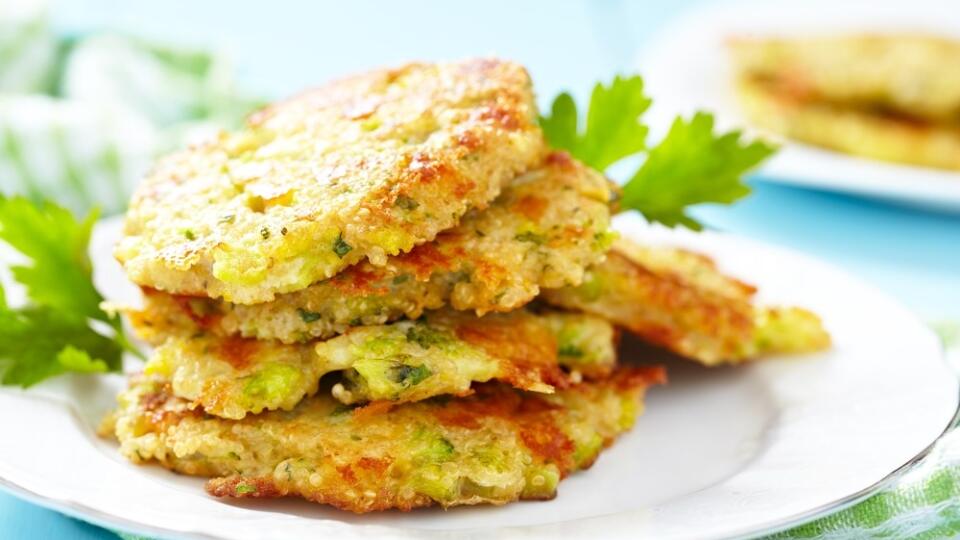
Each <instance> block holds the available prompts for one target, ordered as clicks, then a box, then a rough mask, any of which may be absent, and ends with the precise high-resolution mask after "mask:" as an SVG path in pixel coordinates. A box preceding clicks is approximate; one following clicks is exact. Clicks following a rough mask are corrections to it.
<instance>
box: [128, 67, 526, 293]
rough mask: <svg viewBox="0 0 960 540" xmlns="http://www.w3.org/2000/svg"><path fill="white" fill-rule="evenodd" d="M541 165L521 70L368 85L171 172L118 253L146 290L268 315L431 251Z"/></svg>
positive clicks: (451, 70) (188, 158)
mask: <svg viewBox="0 0 960 540" xmlns="http://www.w3.org/2000/svg"><path fill="white" fill-rule="evenodd" d="M543 153H544V142H543V137H542V134H541V132H540V129H539V128H538V126H537V110H536V105H535V103H534V100H533V91H532V86H531V82H530V78H529V76H528V75H527V72H526V71H525V70H524V69H523V67H521V66H519V65H517V64H513V63H509V62H503V61H499V60H493V59H477V60H466V61H461V62H452V63H444V64H421V63H413V64H408V65H406V66H403V67H400V68H397V69H385V70H380V71H373V72H370V73H367V74H364V75H358V76H354V77H350V78H346V79H342V80H340V81H336V82H333V83H330V84H327V85H326V86H322V87H320V88H317V89H315V90H311V91H308V92H305V93H303V94H301V95H299V96H296V97H293V98H291V99H289V100H286V101H281V102H279V103H276V104H274V105H272V106H270V107H267V108H266V109H264V110H262V111H260V112H258V113H256V114H254V115H253V116H252V117H251V118H250V119H249V121H248V123H247V126H246V128H244V129H243V130H241V131H239V132H237V133H233V134H222V135H221V136H220V137H219V138H218V139H217V140H215V141H211V142H208V143H206V144H202V145H198V146H195V147H193V148H190V149H187V150H184V151H181V152H179V153H176V154H173V155H171V156H169V157H167V158H166V159H164V160H162V161H161V162H160V163H159V164H158V165H157V166H156V167H155V169H154V170H153V171H152V172H151V173H150V174H149V175H148V177H147V178H146V179H145V180H144V181H143V182H142V183H141V184H140V186H139V188H138V189H137V191H136V193H135V194H134V196H133V198H132V200H131V203H130V209H129V211H128V212H127V220H126V225H125V229H124V237H123V238H122V239H121V240H120V242H119V244H118V245H117V247H116V250H115V254H116V256H117V258H118V259H119V260H120V262H121V263H122V264H123V266H124V268H125V269H126V271H127V274H128V275H129V277H130V279H131V280H133V281H134V282H135V283H137V284H139V285H144V286H150V287H154V288H157V289H161V290H165V291H169V292H174V293H181V294H190V295H199V296H209V297H223V298H225V299H226V300H228V301H231V302H236V303H256V302H264V301H268V300H272V299H273V297H274V295H275V294H277V293H282V292H289V291H295V290H299V289H302V288H304V287H306V286H307V285H310V284H311V283H313V282H315V281H318V280H322V279H325V278H328V277H330V276H332V275H334V274H336V273H337V272H338V271H340V270H342V269H343V268H345V267H347V266H348V265H351V264H354V263H356V262H359V261H361V260H363V259H365V258H366V259H368V260H370V261H371V262H372V263H373V264H376V265H383V264H385V263H386V260H387V257H388V256H390V255H397V254H399V253H401V252H406V251H409V250H410V249H411V248H413V247H414V246H415V245H417V244H421V243H423V242H427V241H430V240H433V238H434V237H435V236H436V234H437V233H439V232H440V231H442V230H445V229H449V228H450V227H453V226H454V225H456V224H457V222H458V221H459V219H460V217H461V216H462V215H463V214H464V213H465V212H467V211H468V210H470V209H471V208H483V207H485V206H486V205H487V204H488V203H489V202H490V201H492V200H493V199H494V198H495V197H496V196H497V195H498V194H499V193H500V190H501V188H502V187H503V186H504V185H506V184H507V182H509V181H510V180H512V179H513V178H514V177H515V176H516V175H517V174H520V173H522V172H524V171H526V170H527V169H528V168H530V167H532V166H534V165H536V164H537V163H539V162H540V161H541V160H542V158H543Z"/></svg>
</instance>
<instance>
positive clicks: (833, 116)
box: [738, 57, 960, 170]
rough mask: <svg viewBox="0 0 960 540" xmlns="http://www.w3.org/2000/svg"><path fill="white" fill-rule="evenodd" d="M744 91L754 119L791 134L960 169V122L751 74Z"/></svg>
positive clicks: (741, 87) (742, 85)
mask: <svg viewBox="0 0 960 540" xmlns="http://www.w3.org/2000/svg"><path fill="white" fill-rule="evenodd" d="M958 62H960V57H958ZM738 93H739V98H740V103H741V105H742V108H743V110H744V112H745V113H746V115H747V116H748V117H749V118H750V120H751V121H752V122H754V123H755V124H757V125H758V126H760V127H763V128H766V129H769V130H770V131H773V132H775V133H778V134H780V135H783V136H785V137H790V138H793V139H796V140H798V141H803V142H806V143H810V144H814V145H817V146H823V147H826V148H831V149H833V150H837V151H840V152H844V153H847V154H853V155H858V156H863V157H868V158H873V159H880V160H884V161H892V162H896V163H909V164H913V165H921V166H926V167H937V168H941V169H952V170H960V121H958V122H955V123H953V124H937V123H932V122H925V121H917V120H913V119H909V118H906V117H903V116H895V115H889V114H879V113H877V112H875V111H869V110H864V109H862V108H851V107H843V106H838V105H835V104H832V103H829V102H824V101H809V100H805V99H802V98H798V97H797V96H796V95H793V94H791V93H790V92H789V91H788V90H785V89H784V88H782V87H778V86H777V85H774V84H771V83H765V82H762V81H758V80H755V79H749V78H748V79H742V80H741V81H740V82H739V83H738Z"/></svg>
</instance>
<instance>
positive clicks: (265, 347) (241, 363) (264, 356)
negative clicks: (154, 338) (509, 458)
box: [145, 310, 616, 418]
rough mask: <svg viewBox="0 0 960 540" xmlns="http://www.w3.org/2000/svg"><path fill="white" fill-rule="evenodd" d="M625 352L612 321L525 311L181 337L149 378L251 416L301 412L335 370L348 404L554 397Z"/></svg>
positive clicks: (215, 407) (154, 363)
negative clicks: (301, 334) (332, 329)
mask: <svg viewBox="0 0 960 540" xmlns="http://www.w3.org/2000/svg"><path fill="white" fill-rule="evenodd" d="M615 347H616V341H615V334H614V331H613V328H612V326H611V325H610V323H608V322H607V321H605V320H603V319H600V318H598V317H594V316H592V315H583V314H569V313H551V312H545V313H541V314H532V313H530V312H527V311H524V310H518V311H513V312H510V313H503V314H491V315H488V316H486V317H482V318H480V317H477V316H476V315H473V314H470V313H464V312H455V311H441V312H432V313H430V314H428V315H426V316H425V317H424V318H423V319H422V320H419V321H400V322H395V323H392V324H389V325H382V326H365V327H357V328H353V329H351V330H350V331H348V332H347V333H346V334H344V335H342V336H338V337H335V338H333V339H330V340H327V341H321V342H314V343H303V344H293V345H285V344H282V343H279V342H276V341H263V340H253V339H245V338H240V337H216V336H213V335H209V334H207V335H204V334H194V335H191V336H189V337H172V338H170V339H169V340H168V341H167V342H165V343H164V344H163V345H161V346H160V347H158V348H157V350H156V351H155V352H154V355H153V357H152V358H151V359H150V361H149V362H148V363H147V365H146V368H145V372H146V373H147V374H149V375H159V376H162V377H163V378H164V379H165V380H168V381H170V383H171V388H172V391H173V393H174V395H176V396H177V397H180V398H183V399H187V400H189V401H190V402H191V404H192V405H193V406H199V407H203V409H204V410H205V411H206V412H207V413H208V414H212V415H216V416H220V417H224V418H243V417H244V416H246V415H247V414H248V413H259V412H261V411H263V410H273V409H284V410H290V409H292V408H293V407H294V406H295V405H296V404H297V403H299V402H300V401H301V400H302V399H303V398H304V397H307V396H310V395H313V394H314V393H316V391H317V387H318V384H319V381H320V378H321V377H323V376H324V375H325V374H327V373H331V372H335V371H336V372H340V374H341V379H340V381H339V382H337V383H336V384H335V385H334V386H333V389H332V391H333V395H334V397H335V398H336V399H338V400H339V401H341V402H343V403H347V404H354V403H365V402H369V401H389V402H391V403H402V402H408V401H418V400H422V399H427V398H430V397H432V396H437V395H442V394H453V395H466V394H469V393H470V391H471V386H472V384H473V383H475V382H486V381H489V380H492V379H496V380H498V381H501V382H504V383H506V384H509V385H512V386H514V387H516V388H522V389H524V390H529V391H535V392H553V391H554V389H555V388H565V387H567V386H568V385H569V384H570V383H571V382H576V381H579V380H580V379H581V378H582V377H588V378H596V377H602V376H605V375H607V374H609V373H610V371H612V370H613V368H614V366H615V364H616V350H615Z"/></svg>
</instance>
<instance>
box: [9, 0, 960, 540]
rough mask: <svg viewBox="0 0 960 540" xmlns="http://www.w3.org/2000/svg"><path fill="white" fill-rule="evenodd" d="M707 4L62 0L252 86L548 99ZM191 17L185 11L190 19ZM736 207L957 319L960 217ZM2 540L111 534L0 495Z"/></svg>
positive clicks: (61, 5) (732, 226)
mask: <svg viewBox="0 0 960 540" xmlns="http://www.w3.org/2000/svg"><path fill="white" fill-rule="evenodd" d="M701 1H702V0H686V1H682V2H652V1H651V2H626V1H615V0H607V1H594V2H586V1H572V0H571V1H550V2H547V1H536V2H518V1H516V0H507V1H505V0H486V1H485V2H482V3H476V4H470V5H467V4H465V3H456V2H442V1H439V0H437V1H423V0H418V1H408V2H391V3H387V2H372V1H360V2H310V3H306V2H304V3H299V2H294V1H287V0H272V1H271V2H270V3H269V10H266V9H265V8H264V5H265V4H263V3H256V4H255V3H246V4H243V5H238V3H235V2H227V1H225V0H217V1H210V0H208V1H205V2H190V1H188V0H176V1H172V0H168V1H166V2H159V1H155V2H137V3H130V2H125V1H123V0H89V1H87V2H67V1H60V2H56V1H55V2H54V3H53V18H54V22H55V25H56V27H57V28H58V29H60V30H62V31H64V32H78V31H80V32H82V31H88V30H96V29H105V28H106V29H118V30H122V31H125V32H130V33H135V34H137V35H141V36H145V37H149V38H154V39H160V40H163V41H168V42H175V43H188V44H195V45H203V46H212V47H216V48H219V49H222V50H225V51H227V52H228V53H229V54H230V55H231V57H232V58H233V59H234V62H235V64H236V66H237V69H238V72H239V73H240V77H241V81H242V82H243V84H244V86H246V87H249V88H253V89H255V90H257V91H260V92H264V93H265V94H266V95H283V94H288V93H291V92H293V91H295V90H297V89H298V88H301V87H304V86H308V85H310V84H312V83H316V82H319V81H323V80H326V79H329V78H331V77H334V76H336V75H340V74H345V73H349V72H353V71H357V70H361V69H364V68H367V67H372V66H378V65H385V64H391V63H398V62H402V61H404V60H408V59H413V58H417V59H435V58H457V57H464V56H471V55H485V54H497V55H501V56H504V57H509V58H514V59H517V60H519V61H521V62H523V63H524V64H526V65H527V66H528V67H529V68H530V70H531V73H532V75H533V77H534V80H535V81H536V83H537V89H538V91H539V92H540V94H541V96H552V95H554V94H555V93H556V92H557V91H559V90H562V89H570V90H572V91H573V92H574V93H575V94H576V95H578V96H584V95H585V94H586V93H587V92H588V91H589V88H590V85H591V84H592V82H593V81H595V80H598V79H606V78H609V77H610V76H611V75H612V74H614V73H618V72H630V71H633V70H635V69H636V66H635V65H634V59H635V58H636V57H637V52H638V51H639V49H640V48H641V47H642V46H643V43H644V40H645V39H646V38H647V37H649V36H650V35H651V34H652V32H654V31H656V29H657V28H658V27H659V26H661V25H663V24H664V23H665V22H666V21H668V20H670V19H671V18H672V17H675V16H676V15H677V14H679V13H681V12H682V11H684V10H687V9H691V8H692V7H695V4H697V3H700V2H701ZM185 14H190V15H189V16H185ZM753 184H754V193H753V195H752V196H751V197H750V198H748V199H747V200H745V201H743V202H742V203H740V204H738V205H736V206H733V207H704V208H700V209H699V210H698V211H697V212H696V213H697V216H698V217H700V218H701V219H702V220H703V221H705V222H706V223H708V224H709V225H710V226H711V227H713V228H716V229H719V230H724V231H729V232H733V233H736V234H740V235H744V236H748V237H752V238H756V239H759V240H763V241H767V242H772V243H777V244H780V245H783V246H788V247H791V248H795V249H798V250H801V251H804V252H807V253H809V254H812V255H814V256H817V257H820V258H823V259H825V260H828V261H831V262H833V263H834V264H836V265H838V266H840V267H842V268H845V269H846V270H848V271H849V272H851V273H853V274H856V275H858V276H860V277H861V278H862V279H864V280H866V281H868V282H871V283H873V284H874V285H876V286H877V287H879V288H881V289H883V290H885V291H887V292H888V293H889V294H891V295H893V296H895V297H897V298H899V299H900V300H901V301H902V302H903V303H904V304H906V305H907V306H909V307H911V308H913V309H914V310H915V311H916V312H917V313H918V314H919V315H920V316H921V317H923V318H924V319H926V320H930V321H939V320H951V319H952V320H960V213H957V214H948V213H932V212H929V211H925V210H921V209H915V208H909V207H901V206H894V205H890V204H886V203H881V202H876V201H870V200H866V199H861V198H855V197H849V196H844V195H838V194H832V193H827V192H818V191H808V190H802V189H796V188H791V187H785V186H781V185H776V184H772V183H766V182H763V181H762V179H755V180H754V182H753ZM0 538H5V539H12V540H19V539H34V538H78V539H87V538H89V539H94V538H115V537H113V535H112V534H110V533H109V532H107V531H105V530H104V529H100V528H98V527H94V526H92V525H88V524H85V523H82V522H80V521H77V520H74V519H71V518H68V517H65V516H62V515H61V514H58V513H56V512H53V511H50V510H46V509H43V508H40V507H38V506H35V505H32V504H30V503H27V502H24V501H22V500H20V499H17V498H16V497H14V496H12V495H9V494H6V493H0Z"/></svg>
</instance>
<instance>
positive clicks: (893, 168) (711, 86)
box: [638, 0, 960, 211]
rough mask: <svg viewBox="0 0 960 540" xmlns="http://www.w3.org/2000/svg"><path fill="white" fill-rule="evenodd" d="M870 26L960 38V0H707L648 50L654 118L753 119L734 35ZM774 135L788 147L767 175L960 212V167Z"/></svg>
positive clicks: (730, 122) (766, 168)
mask: <svg viewBox="0 0 960 540" xmlns="http://www.w3.org/2000/svg"><path fill="white" fill-rule="evenodd" d="M864 31H890V32H896V31H913V32H933V33H937V34H941V35H947V36H953V37H956V38H957V39H960V5H958V4H957V2H956V1H953V0H911V1H909V2H904V1H902V0H840V1H838V0H807V1H804V2H795V1H791V2H785V1H765V0H723V1H719V2H709V3H703V4H702V6H701V7H699V8H694V9H692V10H691V11H690V12H688V13H686V14H684V15H682V16H681V17H679V18H678V19H676V20H675V21H673V22H672V23H670V24H668V25H666V26H665V27H664V28H662V29H661V30H660V31H659V32H657V34H656V35H655V36H654V37H652V38H651V39H650V41H648V42H647V46H645V47H644V49H643V51H642V53H641V55H640V58H639V60H638V66H639V70H640V73H642V74H643V76H644V81H645V83H646V86H647V91H648V92H650V94H651V95H652V96H653V98H654V108H653V110H651V112H650V113H651V114H650V121H651V123H652V124H653V125H654V127H655V128H659V131H665V126H667V125H668V124H669V122H670V120H672V117H673V115H674V114H676V113H677V112H682V113H691V112H693V111H695V110H706V111H712V112H714V113H715V114H716V115H717V119H718V124H720V125H721V126H723V127H725V128H732V127H743V126H747V125H748V124H749V122H748V120H747V119H746V118H745V117H744V116H743V115H742V113H741V112H740V110H739V107H738V106H737V103H736V99H735V95H734V92H733V88H732V82H731V81H732V70H731V65H730V61H729V57H728V55H727V51H726V50H725V48H724V41H725V40H726V39H727V38H728V37H730V36H734V35H738V34H747V35H760V36H765V35H770V36H780V35H785V36H792V35H817V34H832V33H856V32H864ZM958 65H960V60H958ZM957 69H960V67H958V68H957ZM772 138H773V139H775V140H778V141H780V142H781V143H782V144H783V146H782V147H781V150H780V152H779V153H778V154H777V155H776V156H774V157H773V158H772V159H770V160H769V161H768V162H767V163H766V164H764V165H763V167H762V168H761V169H760V171H759V175H758V177H759V178H760V179H762V180H766V181H773V182H781V183H785V184H792V185H798V186H806V187H813V188H818V189H827V190H833V191H842V192H847V193H854V194H859V195H866V196H870V197H876V198H882V199H888V200H893V201H897V202H901V203H908V204H912V205H920V206H925V207H931V208H937V209H941V210H951V211H960V172H951V171H946V170H940V169H934V168H927V167H917V166H911V165H899V164H894V163H887V162H883V161H877V160H872V159H867V158H861V157H855V156H850V155H847V154H843V153H840V152H834V151H831V150H826V149H821V148H817V147H815V146H811V145H808V144H804V143H800V142H796V141H788V140H784V139H782V138H778V137H772Z"/></svg>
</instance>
